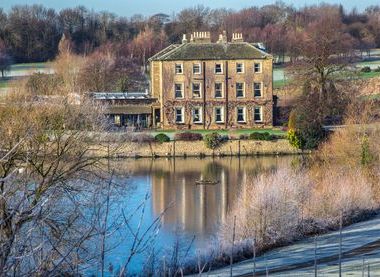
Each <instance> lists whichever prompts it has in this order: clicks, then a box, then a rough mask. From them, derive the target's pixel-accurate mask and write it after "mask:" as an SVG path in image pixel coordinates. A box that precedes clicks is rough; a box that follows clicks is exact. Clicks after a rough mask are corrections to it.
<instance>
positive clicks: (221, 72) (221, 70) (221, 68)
mask: <svg viewBox="0 0 380 277" xmlns="http://www.w3.org/2000/svg"><path fill="white" fill-rule="evenodd" d="M217 65H220V72H216V66H217ZM214 72H215V74H223V64H222V63H215V68H214Z"/></svg>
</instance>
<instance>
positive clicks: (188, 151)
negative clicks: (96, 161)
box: [90, 139, 308, 158]
mask: <svg viewBox="0 0 380 277" xmlns="http://www.w3.org/2000/svg"><path fill="white" fill-rule="evenodd" d="M305 153H308V152H305V151H301V150H299V149H295V148H294V147H292V146H291V145H290V144H289V142H288V140H286V139H278V140H274V141H255V140H228V141H226V142H224V143H222V145H221V146H220V147H219V148H218V149H215V150H211V149H209V148H207V147H206V145H205V143H204V142H203V141H170V142H163V143H158V142H144V143H137V142H118V143H115V142H110V143H103V144H101V145H99V146H96V147H95V148H94V149H93V150H92V151H91V153H90V155H92V156H94V157H112V158H152V157H153V158H158V157H211V156H219V157H224V156H268V155H300V154H305Z"/></svg>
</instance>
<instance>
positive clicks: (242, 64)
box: [236, 62, 245, 74]
mask: <svg viewBox="0 0 380 277" xmlns="http://www.w3.org/2000/svg"><path fill="white" fill-rule="evenodd" d="M239 64H240V65H241V72H238V65H239ZM244 67H245V66H244V63H243V62H241V63H236V73H237V74H243V73H244Z"/></svg>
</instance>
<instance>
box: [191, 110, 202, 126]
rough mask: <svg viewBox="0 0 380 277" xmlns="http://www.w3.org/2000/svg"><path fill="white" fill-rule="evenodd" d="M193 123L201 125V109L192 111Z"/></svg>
mask: <svg viewBox="0 0 380 277" xmlns="http://www.w3.org/2000/svg"><path fill="white" fill-rule="evenodd" d="M193 123H202V108H200V107H197V108H194V109H193Z"/></svg>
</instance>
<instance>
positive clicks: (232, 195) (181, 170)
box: [91, 156, 298, 274]
mask: <svg viewBox="0 0 380 277" xmlns="http://www.w3.org/2000/svg"><path fill="white" fill-rule="evenodd" d="M294 159H298V157H294V156H292V157H291V156H286V157H241V158H238V157H233V158H231V157H228V158H214V159H212V158H205V159H196V158H187V159H178V158H176V159H156V160H151V159H140V160H133V159H127V160H116V161H111V162H110V168H111V169H113V170H114V171H115V178H114V181H115V183H116V184H117V186H118V190H116V191H119V192H120V193H116V195H115V193H114V194H113V195H112V197H111V212H110V217H109V218H110V220H109V221H108V225H109V226H111V227H110V228H111V229H112V226H119V227H118V228H115V231H114V232H112V235H111V236H109V237H108V238H107V240H106V244H107V247H108V249H109V250H108V252H107V253H106V269H107V268H109V267H110V268H112V270H117V269H118V268H120V266H121V265H123V264H124V263H125V260H126V259H127V257H128V255H129V253H130V248H131V245H132V244H133V235H132V232H134V233H136V232H137V229H138V228H137V226H138V225H139V222H140V221H141V226H142V227H141V231H140V233H143V232H144V231H145V230H146V229H147V228H148V227H149V226H150V225H151V223H152V222H153V221H154V220H155V218H157V217H159V216H160V214H161V213H162V211H164V210H165V209H167V211H166V212H165V213H164V215H163V216H162V219H161V223H162V224H161V226H160V228H159V232H157V233H154V234H153V233H152V232H150V234H151V235H149V236H147V237H150V239H148V240H147V239H146V240H147V244H148V245H147V247H146V248H144V250H145V251H144V253H140V254H138V255H136V256H134V257H133V258H132V260H131V262H130V263H129V265H128V273H129V274H130V273H139V272H141V270H142V268H143V267H144V262H145V261H146V260H147V258H148V257H150V256H149V255H150V254H151V253H153V251H152V249H154V250H155V251H154V253H155V254H154V255H155V256H156V257H160V258H161V257H163V256H165V257H168V258H167V259H170V257H171V256H172V249H173V247H174V246H175V245H176V246H178V249H180V250H181V253H182V254H181V255H182V256H184V255H185V253H186V257H190V256H194V255H195V254H196V253H197V251H201V250H204V249H207V247H208V246H209V245H210V244H211V243H212V240H213V236H214V235H215V234H216V232H217V231H218V226H219V224H220V223H222V222H223V221H224V220H225V218H226V215H227V212H228V210H229V208H230V207H231V206H232V205H233V204H234V201H235V200H236V198H237V197H238V195H239V193H241V192H244V188H245V185H246V184H247V181H250V180H252V179H253V178H254V177H255V176H257V175H258V174H260V173H264V172H271V171H274V170H276V169H278V168H281V167H287V166H289V165H290V164H291V163H292V161H293V160H294ZM199 180H210V181H213V182H216V183H214V184H208V185H199V184H197V183H196V182H197V181H199ZM146 195H148V196H149V197H148V198H147V200H146V201H145V211H144V213H142V212H141V210H142V207H140V206H141V204H142V203H144V198H145V197H146ZM138 207H140V208H139V209H138ZM123 213H124V216H125V217H126V218H128V219H129V225H130V226H131V229H132V230H129V229H128V228H127V227H126V226H123V222H124V216H123ZM142 214H143V216H141V215H142ZM141 219H142V220H141ZM120 226H121V227H120ZM148 234H149V232H148ZM194 238H195V239H194ZM176 241H178V243H177V244H176V243H175V242H176ZM142 244H143V243H142ZM180 257H181V256H180ZM182 258H183V257H182ZM156 262H157V261H156ZM94 270H97V269H94ZM94 270H91V273H93V274H96V272H95V271H94Z"/></svg>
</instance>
